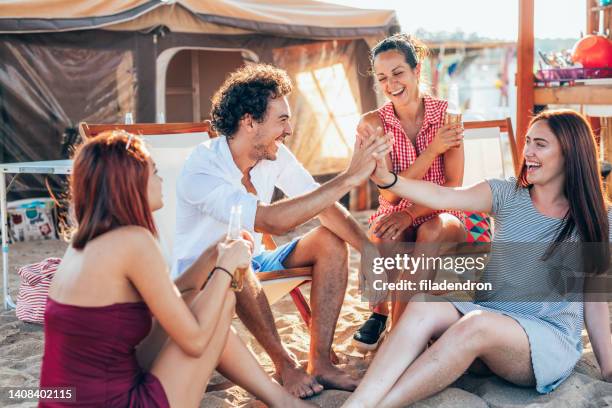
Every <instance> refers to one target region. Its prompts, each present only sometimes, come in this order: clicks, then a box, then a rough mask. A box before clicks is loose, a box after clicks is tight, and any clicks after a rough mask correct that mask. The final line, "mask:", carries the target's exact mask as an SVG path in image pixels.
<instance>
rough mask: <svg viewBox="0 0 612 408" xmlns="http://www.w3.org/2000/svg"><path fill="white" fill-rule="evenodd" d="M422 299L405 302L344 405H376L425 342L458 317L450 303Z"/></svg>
mask: <svg viewBox="0 0 612 408" xmlns="http://www.w3.org/2000/svg"><path fill="white" fill-rule="evenodd" d="M426 298H427V296H425V295H422V294H417V295H415V296H414V297H413V298H412V300H411V301H410V303H408V306H407V308H406V313H404V314H403V315H402V317H401V318H400V320H399V321H398V322H397V324H396V325H395V326H394V327H393V329H392V330H391V333H390V334H389V336H388V337H387V339H386V340H385V342H383V344H382V346H381V347H380V349H379V350H378V353H377V354H376V356H375V357H374V360H373V361H372V363H371V364H370V367H369V368H368V370H367V371H366V373H365V376H364V377H363V380H362V381H361V383H360V384H359V386H358V387H357V389H356V390H355V392H354V393H353V394H352V395H351V397H350V398H349V399H348V400H347V402H346V406H351V407H352V406H367V407H375V406H377V405H378V403H379V402H380V401H381V400H382V399H383V398H384V397H385V395H387V393H388V392H389V390H391V388H392V387H393V385H394V384H395V383H396V381H397V380H398V379H399V378H400V376H401V375H402V374H403V373H404V371H406V368H408V366H410V364H412V362H413V361H414V360H415V359H416V358H417V357H418V356H419V355H420V354H421V353H422V352H423V350H424V349H425V347H426V346H427V343H428V342H429V340H430V339H431V338H434V337H438V336H440V335H442V333H443V332H444V331H445V330H446V329H447V328H448V327H450V326H451V325H452V324H453V323H455V322H457V321H458V320H459V318H460V317H461V315H460V314H459V312H458V311H457V309H455V307H454V306H453V305H452V304H451V303H449V302H446V301H442V300H438V301H433V302H427V301H426Z"/></svg>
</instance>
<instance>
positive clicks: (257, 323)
mask: <svg viewBox="0 0 612 408" xmlns="http://www.w3.org/2000/svg"><path fill="white" fill-rule="evenodd" d="M236 313H237V314H238V317H240V320H241V321H242V322H243V323H244V325H245V326H246V327H247V329H249V331H250V332H251V334H253V336H255V339H257V341H258V342H259V344H261V346H262V347H263V348H264V350H266V353H268V355H269V356H270V358H271V359H272V362H273V363H274V367H275V368H276V373H277V374H278V376H279V377H280V381H281V382H282V384H283V387H284V388H285V389H286V390H287V391H289V392H290V393H291V394H293V395H295V396H296V397H300V398H305V397H310V396H312V395H314V394H318V393H319V392H321V391H322V390H323V387H322V386H321V385H320V384H318V383H317V381H316V380H315V379H314V377H313V376H311V375H309V374H307V373H306V371H305V370H304V369H303V368H301V367H300V366H299V364H298V362H297V361H296V359H295V356H293V355H291V354H290V353H289V352H288V351H287V349H285V347H284V346H283V345H282V343H281V340H280V336H279V335H278V331H277V330H276V326H275V324H274V316H273V315H272V310H271V309H270V304H269V303H268V299H267V298H266V295H265V293H264V292H263V289H262V287H261V284H260V283H259V280H257V278H256V277H255V276H253V274H246V276H245V280H244V288H243V289H242V291H241V292H239V293H237V296H236Z"/></svg>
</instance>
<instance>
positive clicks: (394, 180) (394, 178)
mask: <svg viewBox="0 0 612 408" xmlns="http://www.w3.org/2000/svg"><path fill="white" fill-rule="evenodd" d="M389 173H391V174H393V182H392V183H391V184H387V185H384V186H379V185H378V184H377V185H376V187H378V188H380V189H381V190H386V189H388V188H391V187H393V186H394V185H395V183H397V174H396V173H395V172H392V171H390V172H389Z"/></svg>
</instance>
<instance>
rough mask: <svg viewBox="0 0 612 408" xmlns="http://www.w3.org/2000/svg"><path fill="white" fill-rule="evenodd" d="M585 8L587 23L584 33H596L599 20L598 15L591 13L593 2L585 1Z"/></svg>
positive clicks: (591, 0)
mask: <svg viewBox="0 0 612 408" xmlns="http://www.w3.org/2000/svg"><path fill="white" fill-rule="evenodd" d="M585 3H586V8H587V15H586V18H587V21H586V32H585V34H587V35H588V34H593V32H595V31H597V24H598V20H599V13H597V12H595V11H593V6H595V0H585Z"/></svg>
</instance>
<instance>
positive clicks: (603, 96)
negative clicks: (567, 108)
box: [534, 85, 612, 105]
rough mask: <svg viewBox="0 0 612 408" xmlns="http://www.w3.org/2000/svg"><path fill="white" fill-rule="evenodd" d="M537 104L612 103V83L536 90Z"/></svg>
mask: <svg viewBox="0 0 612 408" xmlns="http://www.w3.org/2000/svg"><path fill="white" fill-rule="evenodd" d="M534 103H535V104H536V105H549V104H553V105H572V104H573V105H612V85H588V86H587V85H576V86H561V87H552V88H536V89H535V90H534Z"/></svg>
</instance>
